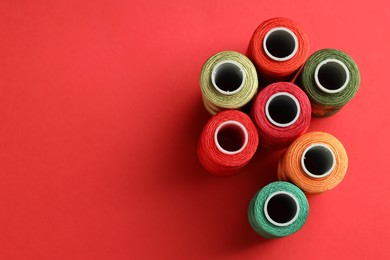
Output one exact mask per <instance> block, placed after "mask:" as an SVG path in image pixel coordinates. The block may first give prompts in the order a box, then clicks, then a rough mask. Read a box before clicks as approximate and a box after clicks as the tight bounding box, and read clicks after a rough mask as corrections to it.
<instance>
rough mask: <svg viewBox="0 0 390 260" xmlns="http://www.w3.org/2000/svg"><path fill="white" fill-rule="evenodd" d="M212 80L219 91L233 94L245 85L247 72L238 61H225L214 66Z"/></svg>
mask: <svg viewBox="0 0 390 260" xmlns="http://www.w3.org/2000/svg"><path fill="white" fill-rule="evenodd" d="M211 80H212V83H213V86H214V87H215V89H216V90H217V91H218V92H220V93H222V94H225V95H231V94H234V93H237V92H238V91H239V90H240V89H241V88H242V87H243V85H244V81H245V74H244V71H243V68H242V66H241V65H239V64H238V63H237V62H234V61H223V62H221V63H219V64H217V65H216V66H215V67H214V69H213V71H212V76H211Z"/></svg>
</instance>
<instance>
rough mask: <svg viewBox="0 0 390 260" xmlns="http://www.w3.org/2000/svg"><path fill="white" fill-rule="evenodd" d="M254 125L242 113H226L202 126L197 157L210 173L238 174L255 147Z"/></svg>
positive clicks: (256, 142)
mask: <svg viewBox="0 0 390 260" xmlns="http://www.w3.org/2000/svg"><path fill="white" fill-rule="evenodd" d="M258 142H259V139H258V133H257V130H256V126H255V125H254V124H253V122H252V120H251V119H250V117H249V116H248V115H246V114H245V113H243V112H241V111H238V110H225V111H222V112H219V113H218V114H216V115H214V116H213V117H212V118H210V120H209V121H208V122H207V123H206V125H205V126H204V128H203V130H202V133H201V136H200V138H199V142H198V157H199V161H200V162H201V164H202V165H203V167H204V168H205V169H206V170H207V171H208V172H209V173H211V174H214V175H219V176H224V175H232V174H235V173H237V172H238V171H239V170H240V169H241V168H243V167H244V166H245V165H246V164H247V163H248V162H249V161H250V160H251V158H252V157H253V155H254V154H255V152H256V150H257V146H258Z"/></svg>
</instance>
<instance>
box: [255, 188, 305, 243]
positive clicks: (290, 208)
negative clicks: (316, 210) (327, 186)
mask: <svg viewBox="0 0 390 260" xmlns="http://www.w3.org/2000/svg"><path fill="white" fill-rule="evenodd" d="M308 214H309V204H308V202H307V199H306V196H305V194H304V193H303V192H302V191H301V190H300V189H299V188H298V187H296V186H295V185H293V184H291V183H288V182H284V181H276V182H272V183H270V184H268V185H267V186H265V187H264V188H262V189H261V190H260V191H259V192H257V193H256V195H255V196H254V197H253V199H252V200H251V202H250V204H249V208H248V219H249V223H250V224H251V226H252V228H253V229H254V230H255V231H256V233H258V234H259V235H261V236H263V237H265V238H279V237H285V236H288V235H291V234H293V233H295V232H296V231H298V230H299V229H300V228H301V227H302V226H303V224H305V221H306V219H307V216H308Z"/></svg>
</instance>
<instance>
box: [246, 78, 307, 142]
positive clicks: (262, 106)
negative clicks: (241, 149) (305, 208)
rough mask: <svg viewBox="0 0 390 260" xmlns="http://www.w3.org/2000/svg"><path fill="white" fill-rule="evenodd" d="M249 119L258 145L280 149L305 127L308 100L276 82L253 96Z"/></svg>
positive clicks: (293, 87)
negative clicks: (257, 138) (257, 136)
mask: <svg viewBox="0 0 390 260" xmlns="http://www.w3.org/2000/svg"><path fill="white" fill-rule="evenodd" d="M251 117H252V119H253V121H254V123H255V125H256V126H257V129H258V131H259V140H260V146H261V147H263V148H266V149H281V148H284V147H287V146H288V145H289V144H291V142H293V141H294V140H295V139H296V138H298V137H299V136H301V135H302V134H304V133H305V132H306V131H307V129H308V128H309V125H310V120H311V106H310V100H309V99H308V97H307V96H306V94H305V93H304V92H303V91H302V90H301V89H300V88H299V87H298V86H296V85H295V84H293V83H290V82H276V83H273V84H271V85H269V86H267V87H266V88H264V89H263V90H261V91H260V93H259V94H258V95H257V97H256V99H255V100H254V102H253V105H252V110H251Z"/></svg>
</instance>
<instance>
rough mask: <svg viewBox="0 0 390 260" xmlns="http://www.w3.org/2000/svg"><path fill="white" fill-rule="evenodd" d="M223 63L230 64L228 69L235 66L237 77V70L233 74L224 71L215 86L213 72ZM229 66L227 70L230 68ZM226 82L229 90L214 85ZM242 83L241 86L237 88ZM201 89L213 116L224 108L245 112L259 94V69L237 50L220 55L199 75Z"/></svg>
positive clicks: (205, 104) (204, 66) (204, 101)
mask: <svg viewBox="0 0 390 260" xmlns="http://www.w3.org/2000/svg"><path fill="white" fill-rule="evenodd" d="M224 62H226V63H230V65H229V64H228V65H226V64H225V65H226V66H231V67H234V66H235V70H236V72H237V73H238V75H236V76H234V72H235V71H234V70H233V71H230V72H229V71H225V72H223V71H222V72H220V78H221V79H220V80H219V81H220V82H217V80H218V78H217V79H216V80H215V81H214V83H215V82H216V84H213V80H212V77H213V70H215V69H216V66H219V65H220V64H221V63H222V64H223V63H224ZM226 66H225V69H226V68H227V67H226ZM221 67H222V66H221ZM214 72H215V71H214ZM231 72H233V73H231ZM223 73H225V74H223ZM214 75H215V74H214ZM224 81H225V82H224ZM235 81H237V84H236V86H231V85H232V84H234V82H235ZM226 83H227V84H229V86H227V89H223V90H221V89H218V88H216V87H215V85H218V84H220V85H224V84H225V85H226ZM240 83H242V84H241V86H240V87H238V85H239V84H240ZM200 87H201V90H202V97H203V103H204V106H205V108H206V109H207V111H208V112H209V113H210V114H212V115H214V114H216V113H218V112H219V111H221V110H223V109H242V108H244V107H245V106H246V105H247V104H248V103H249V102H250V101H251V100H252V99H253V98H254V96H255V95H256V93H257V89H258V79H257V72H256V68H255V66H254V65H253V63H252V62H251V61H250V60H249V59H248V58H247V57H246V56H245V55H243V54H241V53H238V52H235V51H223V52H219V53H217V54H215V55H213V56H212V57H210V58H209V59H208V60H207V61H206V63H205V64H204V65H203V68H202V71H201V74H200ZM225 87H226V86H225Z"/></svg>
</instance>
